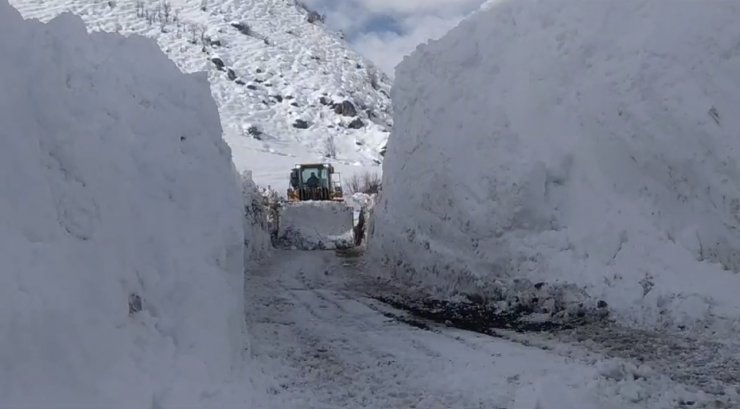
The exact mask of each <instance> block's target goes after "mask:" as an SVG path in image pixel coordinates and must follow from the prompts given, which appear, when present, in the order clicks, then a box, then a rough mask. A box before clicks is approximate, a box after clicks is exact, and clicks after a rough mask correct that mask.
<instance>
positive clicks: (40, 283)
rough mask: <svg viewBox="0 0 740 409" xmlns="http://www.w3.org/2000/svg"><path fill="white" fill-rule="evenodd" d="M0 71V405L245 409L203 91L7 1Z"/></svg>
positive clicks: (143, 50)
mask: <svg viewBox="0 0 740 409" xmlns="http://www.w3.org/2000/svg"><path fill="white" fill-rule="evenodd" d="M0 54H2V56H3V57H2V58H0V78H1V80H0V124H2V126H0V175H1V176H0V179H1V181H0V197H1V198H2V200H1V201H0V270H1V271H2V274H0V333H2V334H3V342H2V344H0V379H1V380H2V381H1V382H0V401H1V404H0V405H1V406H5V407H78V408H80V407H101V408H102V407H107V408H114V407H115V408H119V407H120V408H132V407H139V408H141V407H157V408H167V407H183V406H193V405H196V406H198V407H226V406H230V407H236V406H239V405H242V406H243V403H244V402H245V400H246V398H247V397H248V394H249V393H250V392H249V391H247V390H245V388H244V385H243V384H242V385H240V386H239V388H237V389H234V390H232V391H227V390H226V389H225V388H224V385H225V384H226V383H227V382H229V381H230V380H232V379H234V377H235V376H237V375H240V372H241V369H243V368H241V366H242V362H243V360H242V356H241V354H242V351H243V347H244V333H243V331H244V323H243V321H244V320H243V306H244V302H243V295H242V291H243V266H244V260H243V254H244V245H243V243H244V238H245V233H244V230H243V228H242V220H243V217H242V216H243V211H244V208H243V205H242V203H243V200H242V196H241V189H240V186H239V183H238V180H237V176H236V173H235V171H234V168H233V164H232V163H231V155H230V151H229V148H228V146H227V145H226V144H225V143H224V141H223V140H222V139H221V137H220V136H221V126H220V124H219V115H218V110H217V107H216V104H215V103H214V101H213V99H212V97H211V95H210V90H209V86H208V81H207V80H206V78H205V76H204V75H185V74H182V73H181V72H180V71H179V70H178V69H177V67H176V66H175V64H174V63H172V62H171V61H169V60H168V59H167V57H166V56H165V55H164V54H163V53H162V52H161V51H160V50H159V48H158V47H157V46H156V44H154V42H153V41H151V40H147V39H144V38H142V37H137V36H133V37H130V38H124V37H121V36H119V35H117V34H101V33H98V34H92V35H89V34H88V33H87V31H86V29H85V25H84V24H83V22H82V20H81V19H80V18H78V17H74V16H72V15H69V14H64V15H61V16H59V17H57V18H55V19H54V20H52V21H50V22H49V23H48V24H42V23H40V22H38V21H23V19H22V18H21V15H20V14H19V13H18V12H17V11H16V10H14V9H13V8H12V7H10V6H9V5H8V3H7V2H6V1H5V0H0ZM246 230H247V232H248V233H247V235H248V234H249V233H250V232H251V233H252V234H257V231H258V230H257V228H256V227H253V228H251V231H250V229H249V228H247V229H246ZM252 250H253V249H248V251H250V252H251V251H252ZM227 392H228V397H227V395H226V393H227ZM232 392H233V393H232ZM225 399H227V400H225ZM245 407H246V406H245Z"/></svg>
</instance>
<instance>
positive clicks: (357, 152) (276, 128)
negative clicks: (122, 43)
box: [11, 0, 392, 194]
mask: <svg viewBox="0 0 740 409" xmlns="http://www.w3.org/2000/svg"><path fill="white" fill-rule="evenodd" d="M11 4H13V5H14V6H15V7H17V8H18V9H19V10H20V11H21V13H22V14H23V15H24V16H25V17H28V18H39V19H41V20H43V21H46V20H48V19H50V18H52V17H53V16H55V15H57V14H59V13H61V12H64V11H70V12H73V13H75V14H78V15H80V16H81V17H82V18H83V20H84V21H85V23H86V25H87V27H88V29H89V30H94V31H109V32H119V33H122V34H125V35H129V34H133V33H136V34H141V35H144V36H147V37H150V38H153V39H155V40H156V41H157V43H158V44H159V45H160V47H161V48H162V50H163V51H164V52H166V53H167V55H168V56H169V57H170V58H171V59H172V60H173V61H174V62H175V63H176V64H177V65H178V67H179V68H180V69H181V70H182V71H184V72H196V71H206V72H207V73H208V79H209V81H210V83H211V92H212V94H213V96H214V98H215V100H216V103H217V104H218V107H219V112H220V117H221V123H222V125H223V131H224V139H225V140H226V142H227V143H228V144H229V145H230V146H231V148H232V151H233V154H234V162H235V163H236V165H237V168H238V169H239V170H240V171H242V170H247V169H249V170H252V171H253V172H254V173H253V177H254V179H255V181H256V182H257V183H258V184H260V185H265V186H266V185H272V186H273V187H275V188H277V189H279V191H280V192H281V194H283V192H282V191H283V190H284V188H287V180H288V174H289V171H290V168H291V167H292V166H293V165H294V164H296V163H305V162H316V161H320V160H331V161H332V163H334V164H335V166H336V167H337V169H338V170H339V171H340V172H342V173H343V176H350V175H351V174H352V173H355V172H362V171H364V170H372V171H374V172H376V173H379V172H380V167H379V166H378V165H379V163H380V161H381V160H382V156H380V151H381V149H382V148H383V146H384V145H385V143H386V140H387V137H388V132H389V130H390V126H391V122H392V119H391V104H390V97H389V92H390V80H389V79H388V77H387V76H386V75H385V74H383V73H382V72H381V71H380V70H379V69H378V68H376V67H375V66H374V65H373V64H372V63H371V62H370V61H368V60H366V59H364V58H363V57H361V56H360V55H358V54H357V53H356V52H354V51H353V50H351V49H350V48H349V46H348V45H347V44H346V43H345V42H344V40H343V39H342V38H341V36H340V35H338V34H336V33H332V32H330V31H329V30H327V29H326V28H325V27H324V26H323V24H322V23H321V22H315V23H310V22H309V21H308V16H309V12H308V11H307V10H305V9H303V8H302V7H300V6H299V5H298V4H297V2H295V1H293V0H166V1H162V0H112V1H108V0H11ZM165 5H167V7H165ZM166 9H168V11H165V10H166ZM221 65H223V66H221ZM219 67H220V68H219ZM342 104H343V105H342ZM337 105H339V106H337ZM297 120H303V121H306V125H307V129H302V128H296V127H294V124H295V123H296V121H297ZM353 121H361V122H362V124H361V125H362V126H359V125H360V123H359V122H355V125H358V126H359V127H358V128H357V129H355V128H356V127H355V126H354V125H353V126H350V124H351V123H352V122H353ZM333 153H335V155H333V156H335V157H332V158H327V157H326V155H327V154H333Z"/></svg>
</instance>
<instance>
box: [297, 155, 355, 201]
mask: <svg viewBox="0 0 740 409" xmlns="http://www.w3.org/2000/svg"><path fill="white" fill-rule="evenodd" d="M334 175H336V176H334ZM288 200H289V201H291V202H301V201H304V200H333V201H343V200H344V196H343V192H342V183H341V176H340V174H339V173H335V172H334V167H333V166H332V165H330V164H328V163H310V164H303V165H296V167H295V168H293V170H291V171H290V187H289V188H288Z"/></svg>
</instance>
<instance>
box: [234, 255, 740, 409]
mask: <svg viewBox="0 0 740 409" xmlns="http://www.w3.org/2000/svg"><path fill="white" fill-rule="evenodd" d="M367 262H368V260H364V259H362V258H359V259H358V258H352V257H349V258H338V257H336V256H335V254H334V253H333V252H316V251H314V252H296V251H280V252H276V254H275V255H274V257H273V258H272V259H270V260H269V261H268V262H267V263H266V264H265V265H263V266H262V268H259V269H256V270H255V274H250V275H249V276H248V277H247V284H246V291H247V296H246V299H247V326H248V329H249V333H250V336H251V341H252V342H251V346H250V350H249V354H250V358H251V365H253V367H254V370H255V371H256V372H257V373H258V374H260V375H261V376H258V377H257V378H256V379H257V380H256V382H255V386H257V387H258V388H259V389H260V390H261V391H265V392H266V393H267V398H266V399H265V400H264V402H260V403H258V404H257V405H256V406H254V408H255V409H271V408H275V409H293V408H296V409H298V408H300V409H312V408H317V409H318V408H321V409H334V408H337V409H338V408H377V409H380V408H399V409H400V408H439V409H446V408H459V409H479V408H515V409H637V408H645V409H648V408H649V409H676V408H732V407H736V406H733V405H736V404H737V402H738V391H737V379H738V375H740V365H738V360H737V356H735V357H733V354H735V355H736V354H737V349H736V348H725V347H717V346H716V345H703V344H692V343H685V342H684V340H681V339H671V338H665V339H658V338H654V337H650V336H648V334H643V333H640V332H629V331H620V332H617V333H610V334H609V335H610V336H609V337H608V338H605V339H598V337H595V336H594V334H592V333H589V331H588V330H584V329H579V330H577V331H574V332H566V333H563V334H560V335H557V336H550V335H547V334H531V333H530V334H513V333H508V332H505V331H500V332H499V333H498V336H495V337H492V336H487V335H481V334H476V333H471V332H467V331H462V330H457V329H453V328H448V327H446V326H444V325H438V324H434V323H430V322H426V321H423V320H419V319H417V318H415V317H412V316H409V315H408V314H406V313H404V312H402V311H398V310H395V309H393V308H390V307H388V306H387V305H385V304H383V303H381V302H379V301H377V300H375V299H374V298H372V297H371V296H370V295H372V294H373V293H374V292H376V291H380V292H381V293H383V292H385V291H386V290H385V289H383V286H382V285H381V284H382V282H378V281H376V280H374V279H372V278H369V277H368V275H367V273H373V272H374V268H373V264H372V263H368V264H367V265H365V263H367ZM598 331H605V332H606V331H608V328H601V329H598ZM677 359H678V361H679V362H677ZM684 362H686V363H687V364H688V365H683V363H684ZM672 379H673V380H672ZM703 389H706V390H708V391H710V392H711V391H712V390H714V394H712V393H707V392H705V391H704V390H703Z"/></svg>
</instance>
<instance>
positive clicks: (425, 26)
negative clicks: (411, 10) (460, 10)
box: [353, 15, 463, 76]
mask: <svg viewBox="0 0 740 409" xmlns="http://www.w3.org/2000/svg"><path fill="white" fill-rule="evenodd" d="M462 18H463V16H462V15H458V16H451V17H447V18H442V17H437V16H430V15H422V16H413V17H409V18H407V19H405V20H404V21H403V22H402V27H403V32H402V33H400V34H399V33H394V32H372V31H371V32H367V33H362V34H360V35H359V36H358V37H357V38H356V39H355V40H354V41H353V44H354V46H355V47H356V48H357V50H358V51H359V52H360V53H362V54H363V55H365V56H366V57H367V58H369V59H371V60H372V61H374V62H375V63H376V64H377V65H378V66H379V67H380V68H381V69H382V70H383V71H385V72H386V73H388V74H389V75H391V76H393V71H394V68H395V66H396V65H397V64H398V63H399V62H401V60H402V59H403V57H404V56H406V55H408V54H410V53H411V52H412V51H414V50H415V49H416V47H417V46H419V45H420V44H423V43H425V42H427V41H428V40H430V39H437V38H440V37H442V36H443V35H444V34H445V33H447V32H448V31H449V30H450V29H452V28H453V27H455V26H456V25H457V24H458V23H459V22H460V21H461V20H462Z"/></svg>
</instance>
